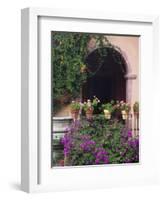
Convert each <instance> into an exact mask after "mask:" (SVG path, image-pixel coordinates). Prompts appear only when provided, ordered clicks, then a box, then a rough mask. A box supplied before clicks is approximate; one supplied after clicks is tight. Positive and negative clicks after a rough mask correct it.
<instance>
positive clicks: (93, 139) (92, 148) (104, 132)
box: [61, 115, 139, 166]
mask: <svg viewBox="0 0 163 200" xmlns="http://www.w3.org/2000/svg"><path fill="white" fill-rule="evenodd" d="M61 143H62V145H63V146H64V156H65V158H66V163H64V165H69V166H73V165H97V164H113V163H115V164H119V163H135V162H139V138H134V137H133V136H132V132H131V131H128V130H127V128H126V127H125V125H123V124H122V123H121V122H118V121H117V120H110V121H108V120H106V119H105V118H104V116H102V115H98V116H96V117H94V118H93V119H92V120H87V119H83V120H80V121H75V122H73V123H72V124H71V126H70V127H68V128H67V133H66V134H65V135H64V137H63V138H62V139H61Z"/></svg>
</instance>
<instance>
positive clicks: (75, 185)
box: [21, 8, 159, 192]
mask: <svg viewBox="0 0 163 200" xmlns="http://www.w3.org/2000/svg"><path fill="white" fill-rule="evenodd" d="M42 19H43V20H42ZM55 19H56V20H55ZM41 20H42V21H41ZM57 20H59V22H58V21H57ZM67 22H68V23H67ZM102 24H105V26H106V27H109V25H110V27H112V30H113V31H112V33H116V34H138V35H141V34H142V41H143V42H142V43H141V45H142V47H141V51H140V59H141V63H140V65H141V74H140V76H141V87H142V88H141V110H142V117H141V128H142V127H143V130H145V131H144V135H143V136H142V137H141V146H142V147H141V154H142V155H141V157H142V160H141V162H140V164H138V165H134V166H133V165H129V164H128V165H127V166H126V165H125V166H105V167H104V166H102V167H101V166H100V167H93V166H92V167H76V168H65V169H60V168H58V169H57V168H56V169H52V168H51V167H50V164H49V163H50V156H49V155H50V151H51V146H50V138H49V134H51V133H49V134H47V135H46V134H45V130H46V128H47V132H49V130H50V124H49V123H48V121H47V120H46V119H45V117H42V116H48V115H49V112H50V105H48V106H47V108H45V105H47V104H48V102H49V101H50V99H49V98H50V90H49V91H48V93H47V97H46V98H44V97H43V96H44V95H43V94H45V93H44V92H45V90H46V91H47V89H48V87H49V86H50V85H49V83H50V80H51V78H50V76H51V75H50V68H49V67H47V68H46V69H45V68H44V67H42V66H45V65H46V64H47V66H50V65H51V64H50V62H49V61H50V51H49V50H50V46H49V47H48V45H49V43H48V41H49V38H48V37H46V36H48V35H47V34H48V32H47V31H49V30H54V29H55V30H61V31H63V30H64V31H65V30H67V31H75V30H76V31H83V30H84V28H87V31H88V32H103V33H108V32H109V33H110V32H111V31H110V30H109V29H107V28H106V30H105V28H104V26H103V25H102ZM107 25H108V26H107ZM21 26H22V29H21V30H22V38H21V40H22V43H21V44H22V50H21V53H22V56H21V57H22V59H21V65H22V73H21V77H22V81H21V85H22V88H21V92H22V94H21V97H22V108H21V110H22V115H21V116H22V123H21V125H22V126H21V133H22V138H21V188H22V190H23V191H26V192H37V191H60V190H71V189H89V188H90V189H95V188H108V187H114V186H123V185H144V184H155V183H158V177H159V174H158V161H159V158H158V155H157V151H159V149H158V148H159V147H158V143H159V139H158V132H159V130H158V127H157V117H154V114H155V110H154V109H153V107H151V105H152V104H153V102H155V101H156V99H157V92H158V91H157V89H156V88H157V87H156V86H157V72H158V16H137V15H128V14H115V13H105V12H96V13H95V12H92V11H90V12H88V11H84V12H83V11H80V10H59V9H47V8H25V9H22V22H21ZM97 26H100V29H99V30H97ZM40 32H41V36H40ZM45 37H46V38H47V40H46V38H45ZM44 39H45V40H44ZM42 42H43V43H42ZM43 45H44V51H42V50H41V48H42V46H43ZM40 55H44V56H45V57H44V58H45V59H44V60H42V59H40V58H39V57H40ZM42 63H43V64H42ZM48 63H49V64H48ZM146 65H148V68H147V67H145V66H146ZM40 69H41V70H40ZM42 70H43V71H42ZM40 71H42V72H40ZM43 74H44V75H43ZM45 77H46V78H45ZM152 81H153V82H152ZM151 82H152V83H151ZM150 87H152V88H153V95H152V97H151V98H150V99H149V97H150V89H149V88H150ZM49 89H50V88H49ZM144 92H146V94H145V95H144ZM147 100H148V101H147ZM149 110H150V112H151V113H152V114H151V115H152V116H150V115H149ZM44 119H45V121H44ZM47 119H48V118H47ZM40 122H41V125H40ZM149 124H150V127H149ZM42 129H44V131H42ZM144 141H145V142H144ZM151 144H152V148H150V145H151ZM54 170H55V171H54ZM63 183H64V184H63Z"/></svg>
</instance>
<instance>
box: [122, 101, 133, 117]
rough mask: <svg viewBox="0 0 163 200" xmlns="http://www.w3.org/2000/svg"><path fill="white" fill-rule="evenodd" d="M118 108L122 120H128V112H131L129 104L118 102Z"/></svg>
mask: <svg viewBox="0 0 163 200" xmlns="http://www.w3.org/2000/svg"><path fill="white" fill-rule="evenodd" d="M120 107H121V113H122V119H123V120H126V119H128V116H129V112H130V110H131V106H130V104H129V103H125V102H124V101H121V102H120Z"/></svg>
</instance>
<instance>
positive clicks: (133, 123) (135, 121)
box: [125, 113, 139, 136]
mask: <svg viewBox="0 0 163 200" xmlns="http://www.w3.org/2000/svg"><path fill="white" fill-rule="evenodd" d="M125 123H126V126H127V128H128V130H131V131H132V133H133V136H138V135H139V113H130V114H129V115H128V117H127V119H126V120H125Z"/></svg>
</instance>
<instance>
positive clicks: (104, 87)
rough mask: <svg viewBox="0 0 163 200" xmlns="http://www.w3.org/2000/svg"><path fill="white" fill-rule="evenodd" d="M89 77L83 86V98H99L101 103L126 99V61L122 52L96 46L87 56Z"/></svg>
mask: <svg viewBox="0 0 163 200" xmlns="http://www.w3.org/2000/svg"><path fill="white" fill-rule="evenodd" d="M86 63H87V69H88V74H89V77H88V79H87V82H86V83H85V84H84V86H83V92H82V98H83V100H86V99H88V98H89V99H92V98H93V96H94V95H95V96H97V97H98V98H100V100H101V101H102V103H106V102H108V101H110V100H112V99H114V100H124V101H126V100H127V89H126V86H127V85H126V82H127V80H126V74H128V67H127V63H126V61H125V59H124V57H123V56H122V54H121V53H120V52H119V51H118V50H116V49H115V48H112V47H104V48H97V49H95V50H93V51H91V52H90V53H89V54H88V56H87V58H86Z"/></svg>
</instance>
